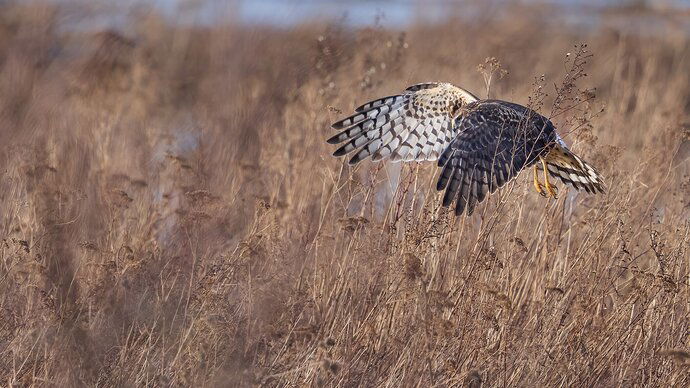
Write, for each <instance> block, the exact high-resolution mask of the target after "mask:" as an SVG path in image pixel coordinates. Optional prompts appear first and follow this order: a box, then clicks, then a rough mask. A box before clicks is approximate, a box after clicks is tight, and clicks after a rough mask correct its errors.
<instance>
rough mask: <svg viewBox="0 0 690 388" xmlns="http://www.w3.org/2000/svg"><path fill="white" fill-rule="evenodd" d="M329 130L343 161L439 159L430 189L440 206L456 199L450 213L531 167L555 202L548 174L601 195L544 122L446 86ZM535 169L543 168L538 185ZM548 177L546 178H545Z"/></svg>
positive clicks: (410, 91)
mask: <svg viewBox="0 0 690 388" xmlns="http://www.w3.org/2000/svg"><path fill="white" fill-rule="evenodd" d="M355 112H356V113H355V114H353V115H352V116H350V117H347V118H344V119H342V120H340V121H338V122H336V123H334V124H333V125H332V127H333V128H334V129H337V130H341V132H340V133H338V134H337V135H335V136H333V137H331V138H330V139H328V143H330V144H339V143H345V144H344V145H342V146H341V147H340V148H338V149H337V150H336V151H335V152H334V153H333V155H334V156H343V155H345V154H348V153H350V152H354V151H356V152H355V153H354V156H352V158H351V159H350V164H356V163H358V162H360V161H361V160H363V159H365V158H367V157H369V156H371V158H372V160H381V159H385V158H390V159H391V160H393V161H401V160H402V161H422V160H438V166H439V167H441V175H440V176H439V178H438V183H437V184H436V189H437V190H439V191H442V190H445V195H444V196H443V206H446V207H447V206H449V205H450V204H451V203H453V201H455V214H457V215H461V214H462V213H463V212H464V211H465V210H467V215H470V214H472V212H473V211H474V207H475V205H476V204H478V203H480V202H482V201H483V200H484V199H485V198H486V196H487V194H489V193H493V192H494V191H496V190H497V189H498V188H499V187H501V186H503V185H505V184H506V183H507V182H509V181H510V180H511V179H513V178H515V177H516V176H517V175H518V173H519V172H520V171H522V170H523V169H525V168H528V167H530V166H533V168H534V187H535V188H536V190H537V192H539V194H541V195H543V196H549V197H553V198H556V195H557V191H556V188H555V187H554V186H553V185H552V184H551V182H549V174H550V175H551V176H553V177H556V178H559V179H560V180H561V181H562V182H563V183H565V184H568V185H570V186H572V187H574V188H575V189H577V190H581V189H584V190H586V191H587V192H589V193H596V192H602V193H603V192H604V186H603V182H602V179H601V176H600V175H599V174H598V173H597V171H596V170H595V169H594V168H593V167H592V166H590V165H589V164H587V163H586V162H585V161H583V160H582V159H580V158H579V157H578V156H577V155H575V154H573V153H572V152H571V151H570V150H569V149H568V147H567V146H566V145H565V143H564V142H563V139H561V137H560V136H559V135H558V134H557V133H556V128H554V126H553V124H552V123H551V121H549V119H547V118H546V117H544V116H542V115H540V114H539V113H537V112H535V111H533V110H532V109H529V108H527V107H524V106H522V105H518V104H514V103H512V102H507V101H501V100H480V99H478V98H477V97H475V96H474V95H473V94H472V93H470V92H468V91H467V90H464V89H461V88H459V87H457V86H454V85H451V84H449V83H437V82H433V83H422V84H417V85H414V86H410V87H409V88H407V89H405V91H404V92H403V93H401V94H398V95H394V96H389V97H384V98H380V99H377V100H374V101H371V102H368V103H366V104H364V105H362V106H360V107H359V108H357V109H355ZM537 169H540V170H541V171H543V175H544V183H543V184H542V183H541V182H540V181H539V179H538V178H539V176H538V172H537ZM547 172H548V173H547Z"/></svg>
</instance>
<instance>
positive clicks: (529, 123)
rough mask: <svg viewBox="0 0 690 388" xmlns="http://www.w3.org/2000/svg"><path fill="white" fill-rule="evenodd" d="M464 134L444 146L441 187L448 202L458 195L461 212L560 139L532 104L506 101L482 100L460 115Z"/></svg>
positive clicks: (460, 131) (457, 208)
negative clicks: (529, 105) (521, 104)
mask: <svg viewBox="0 0 690 388" xmlns="http://www.w3.org/2000/svg"><path fill="white" fill-rule="evenodd" d="M457 121H458V123H457V125H456V126H457V131H458V135H457V136H456V137H455V138H454V139H453V141H452V142H451V143H450V145H449V146H448V147H447V148H446V149H445V150H444V152H443V154H442V155H441V157H440V158H439V161H438V165H439V167H442V170H441V175H440V176H439V179H438V183H437V185H436V189H437V190H439V191H441V190H445V194H444V196H443V206H449V205H450V204H451V203H452V202H453V201H454V200H455V201H456V204H455V213H456V214H457V215H460V214H462V213H463V211H464V210H465V209H466V210H467V214H468V215H470V214H472V212H473V211H474V206H475V205H476V204H477V203H480V202H482V201H483V200H484V199H485V198H486V196H487V194H489V193H493V192H494V191H496V190H497V189H498V188H499V187H501V186H503V185H505V184H506V183H507V182H509V181H510V180H511V179H513V178H515V177H516V176H517V174H518V173H519V172H520V171H521V170H522V169H524V168H525V167H528V166H531V165H532V164H534V163H535V162H536V161H537V160H538V159H539V156H541V155H543V154H544V153H546V152H548V150H549V148H551V147H552V146H553V144H554V142H555V139H556V133H555V129H554V127H553V124H551V122H550V121H549V120H548V119H546V118H545V117H543V116H541V115H539V114H538V113H536V112H534V111H532V110H531V109H528V108H526V107H523V106H520V105H517V104H512V103H508V102H505V101H481V102H478V103H477V104H475V106H473V107H472V109H470V111H469V112H468V113H466V114H464V115H463V116H462V117H460V118H458V120H457Z"/></svg>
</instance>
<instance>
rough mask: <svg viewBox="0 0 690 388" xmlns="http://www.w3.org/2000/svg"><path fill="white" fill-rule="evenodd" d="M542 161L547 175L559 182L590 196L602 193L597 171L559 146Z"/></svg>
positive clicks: (602, 189) (599, 176) (602, 183)
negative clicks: (585, 192) (545, 166)
mask: <svg viewBox="0 0 690 388" xmlns="http://www.w3.org/2000/svg"><path fill="white" fill-rule="evenodd" d="M544 160H545V161H546V164H547V169H548V170H549V174H550V175H551V176H553V177H554V178H558V179H560V180H561V182H563V183H565V184H567V185H570V186H572V187H574V188H575V189H577V190H582V189H584V190H586V191H587V192H588V193H592V194H595V193H597V192H599V193H603V192H604V189H605V186H604V180H603V179H602V177H601V175H600V174H599V173H598V172H597V170H595V169H594V167H592V166H591V165H589V164H588V163H587V162H585V161H584V160H582V159H581V158H580V157H579V156H577V155H575V154H574V153H572V152H571V151H570V150H568V149H567V148H565V147H563V146H561V145H560V144H557V145H556V146H555V147H554V148H553V149H551V151H549V153H548V154H547V155H546V156H545V157H544Z"/></svg>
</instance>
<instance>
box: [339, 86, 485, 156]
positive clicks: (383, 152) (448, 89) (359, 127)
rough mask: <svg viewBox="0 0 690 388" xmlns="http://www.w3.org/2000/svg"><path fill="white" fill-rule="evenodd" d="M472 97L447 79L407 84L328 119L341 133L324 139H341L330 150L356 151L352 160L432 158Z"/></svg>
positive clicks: (453, 130) (443, 147)
mask: <svg viewBox="0 0 690 388" xmlns="http://www.w3.org/2000/svg"><path fill="white" fill-rule="evenodd" d="M473 101H476V97H474V96H473V95H472V94H471V93H469V92H467V91H466V90H464V89H461V88H458V87H456V86H453V85H451V84H448V83H436V82H432V83H424V84H417V85H414V86H410V87H409V88H407V89H405V91H404V92H403V93H402V94H399V95H395V96H389V97H384V98H381V99H378V100H374V101H371V102H369V103H366V104H364V105H362V106H360V107H359V108H357V109H356V112H357V113H355V114H354V115H352V116H350V117H346V118H344V119H342V120H340V121H338V122H336V123H334V124H333V125H332V127H333V128H334V129H338V130H341V132H340V133H338V134H337V135H335V136H333V137H331V138H330V139H328V143H331V144H339V143H345V144H343V145H342V146H341V147H340V148H338V149H337V150H336V151H335V152H334V153H333V155H334V156H343V155H346V154H348V153H350V152H353V151H355V150H356V151H357V152H355V154H354V156H353V157H352V158H351V159H350V164H355V163H357V162H359V161H361V160H363V159H365V158H367V157H369V156H371V157H372V159H373V160H381V159H384V158H387V157H390V158H391V160H393V161H400V160H404V161H411V160H436V159H437V158H438V156H439V155H440V154H441V152H442V151H443V150H444V149H445V148H446V146H447V145H448V144H449V143H450V142H451V140H453V137H454V136H455V134H456V132H455V128H454V127H453V123H454V121H455V117H456V116H457V114H458V113H459V108H460V107H461V106H463V105H466V104H468V103H470V102H473Z"/></svg>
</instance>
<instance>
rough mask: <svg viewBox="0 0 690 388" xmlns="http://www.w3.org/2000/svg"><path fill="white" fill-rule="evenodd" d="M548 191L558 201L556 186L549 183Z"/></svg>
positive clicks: (547, 185)
mask: <svg viewBox="0 0 690 388" xmlns="http://www.w3.org/2000/svg"><path fill="white" fill-rule="evenodd" d="M546 191H548V192H549V196H551V197H553V199H558V188H557V187H556V186H553V185H552V184H550V183H548V182H547V183H546Z"/></svg>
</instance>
